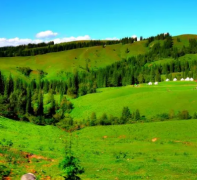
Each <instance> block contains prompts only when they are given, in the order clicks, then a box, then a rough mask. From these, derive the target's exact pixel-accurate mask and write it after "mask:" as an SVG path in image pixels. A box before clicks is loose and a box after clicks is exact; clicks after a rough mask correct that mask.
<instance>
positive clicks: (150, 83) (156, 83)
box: [148, 82, 158, 85]
mask: <svg viewBox="0 0 197 180" xmlns="http://www.w3.org/2000/svg"><path fill="white" fill-rule="evenodd" d="M148 85H153V83H152V82H149V83H148ZM154 85H158V82H155V83H154Z"/></svg>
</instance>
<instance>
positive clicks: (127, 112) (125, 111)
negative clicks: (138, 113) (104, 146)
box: [121, 107, 131, 124]
mask: <svg viewBox="0 0 197 180" xmlns="http://www.w3.org/2000/svg"><path fill="white" fill-rule="evenodd" d="M129 118H131V112H130V110H129V108H128V107H123V110H122V116H121V119H122V123H121V124H124V123H126V122H127V121H128V119H129Z"/></svg>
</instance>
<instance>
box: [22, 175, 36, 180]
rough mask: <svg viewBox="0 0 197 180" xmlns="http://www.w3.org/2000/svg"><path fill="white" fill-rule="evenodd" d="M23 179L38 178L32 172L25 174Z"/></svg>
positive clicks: (33, 179)
mask: <svg viewBox="0 0 197 180" xmlns="http://www.w3.org/2000/svg"><path fill="white" fill-rule="evenodd" d="M21 180H36V176H35V175H34V174H32V173H28V174H24V175H23V176H22V177H21Z"/></svg>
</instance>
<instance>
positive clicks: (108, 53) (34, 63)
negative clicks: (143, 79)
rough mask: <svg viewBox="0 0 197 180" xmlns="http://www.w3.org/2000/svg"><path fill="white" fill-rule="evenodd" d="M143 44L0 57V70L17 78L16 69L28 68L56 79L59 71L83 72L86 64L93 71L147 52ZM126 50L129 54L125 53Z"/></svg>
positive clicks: (142, 42)
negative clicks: (76, 70)
mask: <svg viewBox="0 0 197 180" xmlns="http://www.w3.org/2000/svg"><path fill="white" fill-rule="evenodd" d="M144 44H145V41H141V42H136V43H133V44H126V45H122V44H116V45H107V46H106V47H105V48H103V47H102V46H95V47H88V48H79V49H73V50H67V51H61V52H56V53H48V54H44V55H37V56H27V57H5V58H4V57H1V58H0V64H1V70H2V71H3V73H6V74H9V73H12V74H13V75H16V76H19V75H21V74H20V73H19V72H17V70H16V67H30V68H31V69H32V70H37V69H39V70H40V69H41V70H43V71H44V72H46V73H48V74H49V75H48V76H47V78H56V77H57V73H58V72H60V71H67V72H68V71H71V72H72V71H73V70H74V69H78V70H83V69H85V68H86V64H88V66H89V68H93V69H95V68H98V67H104V66H106V65H109V64H112V63H113V62H116V61H119V60H122V58H127V57H130V56H135V55H138V54H143V53H145V52H146V51H147V48H146V47H145V45H144ZM127 48H128V49H129V51H130V52H129V53H126V49H127ZM33 73H35V72H33ZM31 75H33V74H31ZM22 76H23V75H22Z"/></svg>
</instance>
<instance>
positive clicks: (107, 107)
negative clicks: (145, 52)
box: [71, 82, 197, 119]
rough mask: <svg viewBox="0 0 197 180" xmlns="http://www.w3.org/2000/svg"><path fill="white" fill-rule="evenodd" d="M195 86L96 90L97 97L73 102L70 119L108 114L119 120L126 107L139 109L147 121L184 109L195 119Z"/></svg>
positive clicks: (176, 84) (171, 84)
mask: <svg viewBox="0 0 197 180" xmlns="http://www.w3.org/2000/svg"><path fill="white" fill-rule="evenodd" d="M196 86H197V83H196V82H161V83H159V85H158V86H155V85H153V86H148V85H147V84H140V85H139V86H138V87H133V86H126V87H114V88H102V89H98V90H97V92H98V93H95V94H88V95H85V96H82V97H79V98H77V99H73V100H71V101H72V103H73V104H74V109H73V111H72V112H71V116H72V117H73V118H75V119H83V118H84V119H87V117H88V116H89V117H90V115H91V113H92V112H96V114H97V116H98V117H100V116H101V115H102V114H103V113H104V112H105V113H107V115H110V114H111V115H113V116H117V117H120V116H121V113H122V109H123V107H124V106H128V107H129V108H130V110H131V112H134V111H135V110H136V109H139V110H140V112H141V115H145V116H146V117H147V118H151V117H153V116H155V115H157V114H159V113H169V112H170V110H175V111H176V112H177V111H182V110H185V109H186V110H188V111H189V112H190V113H191V115H193V113H194V112H195V111H197V109H196V107H197V89H195V90H194V88H196Z"/></svg>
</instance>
